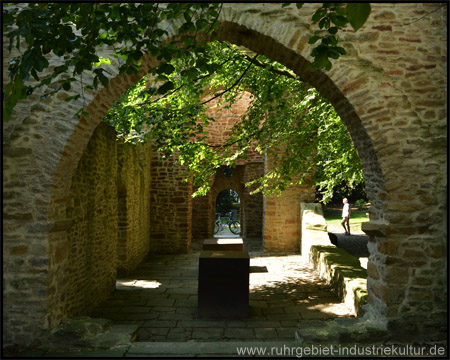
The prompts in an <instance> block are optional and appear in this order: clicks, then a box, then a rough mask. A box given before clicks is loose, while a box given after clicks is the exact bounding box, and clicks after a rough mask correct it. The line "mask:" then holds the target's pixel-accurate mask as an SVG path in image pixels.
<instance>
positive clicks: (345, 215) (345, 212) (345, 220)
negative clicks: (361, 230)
mask: <svg viewBox="0 0 450 360" xmlns="http://www.w3.org/2000/svg"><path fill="white" fill-rule="evenodd" d="M342 203H343V204H344V207H343V208H342V222H341V225H342V226H343V227H344V230H345V235H350V204H349V203H348V200H347V198H343V199H342ZM346 224H347V227H345V225H346Z"/></svg>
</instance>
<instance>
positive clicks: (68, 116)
mask: <svg viewBox="0 0 450 360" xmlns="http://www.w3.org/2000/svg"><path fill="white" fill-rule="evenodd" d="M315 6H316V4H306V5H305V6H304V7H303V8H302V9H301V10H300V11H295V12H294V11H293V10H292V9H291V8H285V9H282V8H281V7H280V6H279V4H229V5H227V4H225V5H224V8H223V12H222V14H221V18H220V20H221V22H222V23H221V30H220V36H221V39H222V40H228V41H230V42H232V43H235V44H238V45H243V46H246V47H248V48H249V49H251V50H252V51H255V52H258V53H260V54H264V55H266V56H267V57H269V58H271V59H272V60H277V61H279V62H280V63H282V64H284V65H285V66H287V67H288V68H290V69H291V70H292V71H294V72H295V73H297V74H298V75H300V76H301V77H302V78H303V79H304V80H305V81H307V82H309V83H311V84H312V85H313V86H315V87H316V88H317V89H318V90H319V92H320V93H321V94H322V95H324V96H325V97H327V98H328V99H329V100H330V101H331V103H332V104H333V105H334V107H335V109H336V111H337V112H338V114H339V115H340V116H341V118H342V120H343V122H344V123H345V124H346V126H347V128H348V130H349V133H350V135H351V137H352V140H353V142H354V144H355V146H356V148H357V150H358V153H359V156H360V158H361V160H362V163H363V169H364V176H365V179H366V184H367V193H368V195H369V198H370V199H371V201H372V203H373V206H372V210H371V214H370V222H369V223H368V224H367V226H366V228H365V230H366V232H367V233H368V234H369V235H371V241H370V243H369V250H370V253H371V255H370V261H369V264H368V275H369V277H368V291H369V300H368V301H369V314H370V315H371V316H372V317H374V318H376V319H378V320H379V321H381V322H384V323H385V324H386V326H387V327H388V329H389V330H390V331H391V333H392V334H397V335H398V336H405V337H411V338H416V339H437V338H442V337H443V336H445V333H446V323H445V319H446V304H447V295H446V286H445V284H446V268H447V258H446V236H447V232H446V229H447V203H446V198H447V185H446V179H447V176H446V168H447V155H446V150H447V149H446V146H447V136H446V131H447V124H446V117H447V100H446V99H447V93H446V85H447V73H446V64H447V58H446V51H447V49H446V46H447V45H446V39H447V34H446V32H445V25H446V20H447V19H446V12H445V8H442V9H440V10H439V11H437V10H438V7H439V6H440V4H431V3H429V4H417V3H414V4H373V10H372V14H371V17H370V19H369V20H368V22H367V23H366V24H365V26H364V27H363V28H362V29H360V30H359V31H358V33H356V34H354V33H352V32H347V33H344V34H343V35H342V44H343V46H344V47H345V48H346V49H347V53H348V55H347V56H345V57H343V58H342V59H340V60H339V61H337V62H335V64H334V65H333V69H332V70H331V71H329V72H328V73H326V74H325V73H322V72H321V73H311V72H310V71H309V70H308V59H309V55H308V54H309V53H310V50H311V45H309V44H308V43H307V41H308V39H309V36H310V35H311V34H312V33H313V32H314V29H313V28H312V27H311V26H310V25H309V16H310V14H311V13H312V8H314V7H315ZM434 10H436V11H434ZM432 11H434V12H433V13H431V12H432ZM428 13H430V14H429V15H427V14H428ZM424 15H427V16H424ZM419 17H423V18H422V19H421V20H420V21H418V20H417V19H418V18H419ZM416 20H417V21H416ZM172 33H174V32H173V31H172ZM7 43H8V42H7V41H4V46H6V45H5V44H7ZM4 50H5V49H4ZM4 53H5V54H7V51H5V52H4ZM108 54H110V51H109V50H108V49H103V50H102V54H101V55H102V56H105V57H107V56H108ZM8 61H9V58H4V65H5V64H6V63H7V62H8ZM55 63H57V59H50V64H55ZM154 64H155V60H154V59H152V58H150V57H149V56H146V57H145V58H144V61H143V66H142V72H141V74H140V75H138V76H117V70H116V69H117V64H115V65H116V67H114V66H112V67H111V72H112V77H113V78H112V79H111V81H110V85H109V86H108V87H107V88H104V89H102V90H100V91H99V92H98V93H91V94H85V99H86V102H87V103H88V104H89V105H88V108H87V111H88V112H89V116H88V117H87V118H82V119H81V120H77V119H76V118H75V117H74V116H73V115H74V114H75V112H76V111H77V110H78V108H79V107H80V106H81V105H82V102H81V100H80V102H79V103H73V104H70V103H69V104H67V103H65V102H64V101H63V97H64V96H68V95H70V94H65V95H64V93H61V95H60V97H57V98H54V99H51V98H49V99H46V100H40V99H39V94H37V93H36V94H33V96H31V97H30V98H29V99H27V100H26V101H23V102H21V103H20V104H19V105H18V106H17V108H16V110H15V113H14V114H13V118H12V119H11V121H10V122H9V123H8V124H6V125H5V126H4V139H3V141H4V158H3V160H4V243H5V246H4V252H5V254H7V257H6V256H5V257H4V258H5V260H4V261H5V263H4V284H5V285H4V286H5V290H4V313H5V318H4V325H5V327H7V328H8V329H9V331H8V334H7V335H5V336H6V338H5V341H6V342H16V343H28V342H30V339H36V338H38V337H39V336H40V334H41V333H42V331H45V329H47V328H48V327H49V326H54V325H56V324H57V323H58V322H59V321H60V320H61V319H62V318H63V317H64V314H61V313H59V310H58V309H59V302H60V299H59V293H58V281H56V274H57V273H58V272H59V271H60V270H61V267H62V266H63V264H64V260H65V258H66V255H67V254H66V252H67V235H66V232H67V228H68V227H69V226H70V224H69V223H68V222H67V219H66V218H65V214H66V200H67V195H68V191H69V188H70V181H71V178H72V174H73V172H74V171H75V169H76V167H77V164H78V161H79V159H80V157H81V154H82V152H83V150H84V148H85V147H86V144H87V142H88V141H89V139H90V137H91V135H92V133H93V131H94V129H95V128H96V127H97V125H98V124H99V122H100V121H101V118H102V116H103V115H104V114H105V113H106V111H107V110H108V108H109V107H110V106H111V105H112V103H113V102H114V100H115V99H117V98H118V97H119V96H120V95H121V94H122V93H123V91H125V90H126V89H127V88H129V87H130V86H131V85H132V84H134V83H135V82H136V81H137V80H138V79H139V78H140V77H141V76H142V75H143V74H144V73H146V72H147V70H148V69H149V68H150V67H151V66H152V65H154ZM3 69H4V72H5V69H6V66H4V67H3ZM5 78H6V76H5ZM59 281H62V280H59ZM24 298H26V299H27V300H26V302H24V301H18V299H21V300H22V299H24Z"/></svg>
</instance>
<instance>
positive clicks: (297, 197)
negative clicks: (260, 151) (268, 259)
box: [264, 144, 315, 252]
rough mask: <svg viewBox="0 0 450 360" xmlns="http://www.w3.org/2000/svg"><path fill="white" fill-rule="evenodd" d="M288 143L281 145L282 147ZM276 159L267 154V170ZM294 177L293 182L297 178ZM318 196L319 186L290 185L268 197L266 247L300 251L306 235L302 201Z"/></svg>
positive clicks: (267, 249)
mask: <svg viewBox="0 0 450 360" xmlns="http://www.w3.org/2000/svg"><path fill="white" fill-rule="evenodd" d="M285 146H288V145H287V144H285V145H282V146H280V147H279V149H280V151H281V149H283V147H285ZM274 166H275V164H274V159H273V157H272V156H271V155H268V156H266V162H265V170H264V171H265V172H269V171H271V169H273V167H274ZM295 180H296V179H295V178H293V182H295ZM314 200H315V187H313V186H311V185H290V186H288V187H287V188H286V189H285V190H284V191H283V193H281V194H272V195H270V196H266V197H264V250H265V251H270V252H300V251H301V239H302V223H301V221H302V217H301V207H300V204H301V203H302V202H313V201H314Z"/></svg>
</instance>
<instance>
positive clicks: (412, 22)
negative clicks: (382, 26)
mask: <svg viewBox="0 0 450 360" xmlns="http://www.w3.org/2000/svg"><path fill="white" fill-rule="evenodd" d="M444 7H445V5H442V6H440V7H438V8H437V9H434V10H433V11H430V12H429V13H427V14H425V15H424V16H422V17H420V18H418V19H416V20H414V21H411V22H410V23H406V24H401V25H400V26H408V25H411V24H414V23H415V22H418V21H419V20H422V19H423V18H425V17H427V16H428V15H430V14H432V13H434V12H436V11H438V10H440V9H442V8H444Z"/></svg>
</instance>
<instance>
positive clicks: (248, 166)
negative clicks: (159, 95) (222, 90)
mask: <svg viewBox="0 0 450 360" xmlns="http://www.w3.org/2000/svg"><path fill="white" fill-rule="evenodd" d="M241 95H242V97H241V98H240V99H238V101H236V103H235V104H233V105H232V106H231V107H230V108H226V107H224V106H223V105H220V101H222V100H223V99H221V98H218V99H215V100H213V101H211V102H210V108H209V109H208V111H207V114H208V115H209V116H211V117H213V118H214V122H211V123H209V125H208V128H207V131H208V138H207V139H208V143H209V144H212V145H222V144H225V143H226V141H227V137H228V135H229V134H230V131H231V128H232V127H233V125H234V124H235V123H236V122H238V121H240V119H241V118H242V115H243V114H244V113H245V111H246V110H247V107H248V105H249V103H250V101H251V94H250V93H248V92H242V94H241ZM237 164H238V165H237V167H236V168H235V169H233V176H232V177H231V178H229V179H225V178H223V176H222V173H223V170H224V167H221V168H219V169H218V170H217V172H216V174H215V176H214V178H213V179H212V186H211V190H210V192H209V193H208V194H207V195H206V196H204V197H198V198H195V199H193V209H194V211H193V217H192V226H193V237H194V238H195V239H206V238H211V237H213V230H214V221H215V211H216V209H215V205H216V197H217V195H218V194H219V192H220V191H222V190H225V189H233V190H234V191H236V192H237V193H238V194H239V197H240V202H241V208H240V221H241V225H242V231H241V236H243V237H261V236H262V216H263V214H262V204H263V203H262V195H261V194H256V195H250V191H249V189H248V188H245V187H244V184H245V183H246V182H248V181H251V180H253V179H255V178H256V176H258V177H259V176H262V175H263V174H264V155H262V154H260V153H258V152H257V151H255V150H253V149H251V150H250V151H249V153H248V156H247V159H244V160H239V161H238V162H237Z"/></svg>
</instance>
